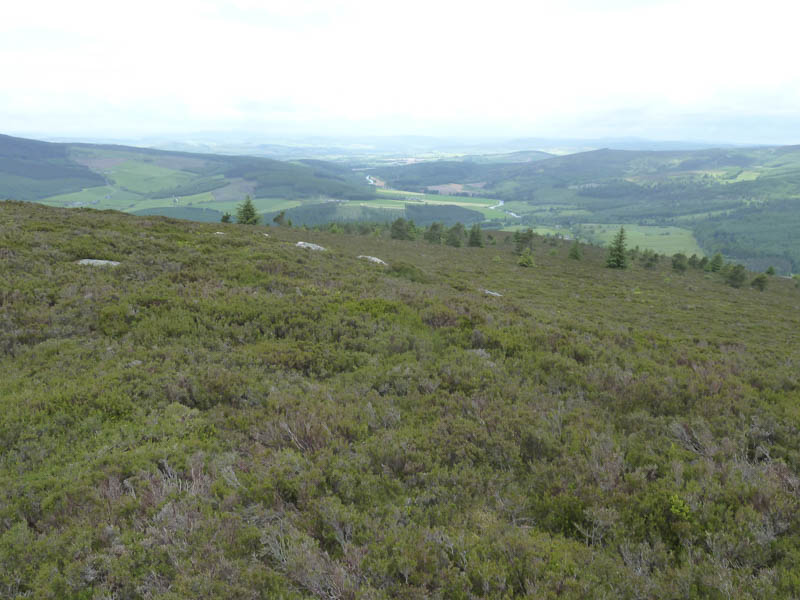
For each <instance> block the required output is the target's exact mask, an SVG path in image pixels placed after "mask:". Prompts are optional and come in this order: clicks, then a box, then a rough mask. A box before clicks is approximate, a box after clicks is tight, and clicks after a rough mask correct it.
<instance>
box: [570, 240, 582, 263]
mask: <svg viewBox="0 0 800 600" xmlns="http://www.w3.org/2000/svg"><path fill="white" fill-rule="evenodd" d="M569 257H570V258H571V259H572V260H580V259H581V258H583V252H581V245H580V244H579V243H578V240H575V241H574V242H572V246H570V248H569Z"/></svg>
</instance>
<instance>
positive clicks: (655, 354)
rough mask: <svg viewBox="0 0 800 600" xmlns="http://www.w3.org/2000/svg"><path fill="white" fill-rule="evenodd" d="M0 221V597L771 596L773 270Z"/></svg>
mask: <svg viewBox="0 0 800 600" xmlns="http://www.w3.org/2000/svg"><path fill="white" fill-rule="evenodd" d="M0 223H2V227H0V373H2V377H0V448H2V451H1V452H0V597H3V598H27V597H32V598H131V599H146V598H174V599H178V598H211V597H215V598H241V599H253V598H260V599H267V598H285V599H287V600H301V599H310V598H341V599H344V600H356V599H358V598H364V599H376V600H379V599H388V598H409V599H411V598H463V599H471V598H487V599H495V598H496V599H498V600H501V599H508V598H592V597H609V598H622V599H635V598H694V597H697V598H725V597H736V598H742V599H755V598H796V597H798V596H800V577H799V576H798V573H800V495H799V494H798V491H799V490H800V435H798V432H799V430H800V409H799V408H798V407H800V379H798V372H799V371H798V369H799V368H800V363H799V362H798V361H799V360H800V338H799V337H798V336H797V335H796V332H797V330H798V326H800V290H798V288H797V286H796V284H795V282H794V281H791V280H787V279H783V278H778V277H772V278H768V280H767V282H766V290H765V291H758V290H757V289H755V288H754V287H751V286H750V285H747V282H745V285H744V286H742V287H740V288H733V287H730V286H728V285H726V284H725V279H724V277H723V276H722V275H720V273H713V272H704V271H702V270H698V269H692V268H690V269H688V270H687V271H686V272H684V273H680V272H678V271H676V270H674V269H673V267H672V266H671V264H670V261H667V260H655V262H651V261H649V259H648V262H647V263H643V262H641V261H640V260H639V259H635V260H632V265H631V267H630V268H628V269H626V270H613V269H607V268H605V267H604V263H605V252H604V250H602V249H600V248H596V247H590V246H585V247H583V248H581V250H582V253H583V256H582V258H581V259H580V260H573V259H571V258H569V255H570V254H571V250H570V244H569V243H566V242H564V241H562V240H558V239H554V238H544V237H535V236H534V237H532V238H531V239H530V246H531V247H532V248H533V250H532V253H531V258H532V263H533V265H532V266H530V267H522V266H520V265H519V257H518V256H516V255H515V253H514V252H515V244H514V243H513V240H512V236H511V234H509V233H505V232H494V233H492V234H491V235H492V238H491V239H490V238H489V237H488V236H487V237H486V242H487V243H486V246H485V247H482V248H478V247H475V248H454V247H449V246H442V245H440V244H432V243H428V242H425V241H398V240H392V239H388V232H385V231H383V230H382V229H380V228H378V229H374V228H370V227H364V228H363V233H364V234H365V235H345V234H341V233H338V234H336V233H332V232H320V231H305V230H302V229H298V228H288V227H270V228H264V227H259V226H245V225H233V224H221V223H214V224H204V223H197V222H187V221H177V220H172V219H167V218H163V217H137V216H132V215H128V214H123V213H120V212H116V211H96V210H88V209H84V208H78V209H72V210H66V209H61V208H53V207H47V206H43V205H41V204H33V203H21V202H0ZM265 233H268V237H267V236H265V235H264V234H265ZM299 241H305V242H313V243H315V244H318V245H321V246H323V247H324V248H325V250H322V251H311V250H307V249H304V248H299V247H297V245H296V244H297V242H299ZM363 256H371V257H378V258H381V259H383V260H384V261H386V263H388V265H386V266H382V265H379V264H375V263H374V262H371V261H368V260H364V259H363V258H362V257H363ZM86 258H90V259H105V260H114V261H118V262H119V264H118V265H117V266H114V267H96V266H88V265H83V264H79V263H78V261H79V260H81V259H86ZM631 258H632V259H633V257H631ZM651 258H652V257H651ZM753 275H754V274H752V273H751V274H749V275H748V278H747V279H748V280H749V278H750V277H753Z"/></svg>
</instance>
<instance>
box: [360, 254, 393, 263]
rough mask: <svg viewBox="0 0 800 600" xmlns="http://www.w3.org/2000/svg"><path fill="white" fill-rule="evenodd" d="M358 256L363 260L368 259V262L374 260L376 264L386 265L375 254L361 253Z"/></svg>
mask: <svg viewBox="0 0 800 600" xmlns="http://www.w3.org/2000/svg"><path fill="white" fill-rule="evenodd" d="M358 258H363V259H364V260H368V261H369V262H374V263H375V264H376V265H383V266H387V265H386V263H385V262H384V261H382V260H381V259H380V258H378V257H376V256H366V255H364V254H361V255H359V257H358Z"/></svg>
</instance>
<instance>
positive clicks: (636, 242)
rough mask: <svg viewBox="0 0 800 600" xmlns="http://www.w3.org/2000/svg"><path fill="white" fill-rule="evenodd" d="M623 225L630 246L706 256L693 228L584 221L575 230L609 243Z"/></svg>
mask: <svg viewBox="0 0 800 600" xmlns="http://www.w3.org/2000/svg"><path fill="white" fill-rule="evenodd" d="M621 226H624V227H625V234H626V238H627V242H628V246H629V247H631V248H634V247H636V246H638V247H639V248H641V249H643V250H644V249H649V250H654V251H655V252H658V253H659V254H666V255H668V256H670V255H672V254H676V253H678V252H682V253H683V254H686V255H687V256H691V255H692V254H697V255H698V256H704V254H705V253H704V252H703V249H702V248H701V247H700V246H699V244H698V243H697V240H696V239H695V238H694V235H693V234H692V232H691V230H689V229H683V228H680V227H656V226H647V225H630V224H620V223H618V224H609V223H602V224H598V223H584V224H582V225H581V226H580V228H576V229H575V231H576V232H579V234H580V236H581V238H583V239H586V240H587V241H590V242H592V243H600V244H607V243H609V242H611V240H612V239H614V236H615V235H616V234H617V232H618V231H619V228H620V227H621Z"/></svg>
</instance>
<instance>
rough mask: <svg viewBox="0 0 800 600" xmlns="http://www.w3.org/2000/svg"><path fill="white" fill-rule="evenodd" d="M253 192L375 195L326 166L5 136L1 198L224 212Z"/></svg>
mask: <svg viewBox="0 0 800 600" xmlns="http://www.w3.org/2000/svg"><path fill="white" fill-rule="evenodd" d="M248 194H250V195H252V196H253V197H254V198H270V199H276V198H277V199H280V198H285V199H291V200H295V201H302V200H303V199H309V198H314V199H318V198H333V199H350V200H354V199H368V198H371V197H372V196H373V192H372V189H371V188H370V187H369V186H368V185H367V184H366V182H365V181H364V179H363V177H362V176H359V175H356V174H354V173H352V172H351V171H350V169H347V168H344V167H341V166H339V165H335V164H332V163H326V162H323V161H299V162H283V161H277V160H272V159H269V158H262V157H252V156H222V155H214V154H199V153H191V152H171V151H166V150H158V149H153V148H137V147H132V146H121V145H114V144H87V143H51V142H41V141H37V140H29V139H24V138H16V137H12V136H7V135H1V136H0V198H9V199H16V200H36V201H44V202H46V203H50V204H54V205H62V206H95V207H97V208H115V209H118V210H128V211H129V212H130V211H133V210H135V209H147V210H152V209H154V208H158V207H159V206H162V205H163V207H166V208H176V207H183V208H185V207H186V206H188V205H190V204H191V205H192V206H194V205H197V204H202V205H203V207H204V208H207V209H210V210H212V211H213V212H215V213H217V214H221V211H223V210H225V207H226V206H227V205H230V206H231V207H234V206H235V203H236V202H241V200H242V199H243V198H244V197H245V195H248ZM159 200H161V202H158V201H159ZM140 205H141V206H140Z"/></svg>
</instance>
